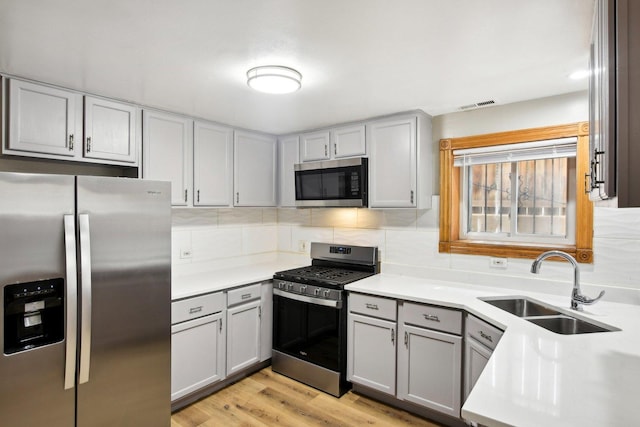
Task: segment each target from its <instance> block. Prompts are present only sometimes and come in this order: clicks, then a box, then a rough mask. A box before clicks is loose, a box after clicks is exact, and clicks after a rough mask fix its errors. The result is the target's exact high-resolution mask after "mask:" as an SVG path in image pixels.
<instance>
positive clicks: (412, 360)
mask: <svg viewBox="0 0 640 427" xmlns="http://www.w3.org/2000/svg"><path fill="white" fill-rule="evenodd" d="M398 311H399V338H400V339H401V340H402V342H401V343H400V344H399V345H398V398H399V399H401V400H406V401H409V402H412V403H416V404H418V405H421V406H424V407H427V408H430V409H433V410H436V411H439V412H442V413H444V414H447V415H450V416H453V417H456V418H458V417H460V406H461V403H460V399H461V387H462V381H461V371H462V336H461V334H462V312H460V311H458V310H452V309H447V308H442V307H434V306H430V305H425V304H414V303H409V302H404V303H401V304H400V305H399V310H398Z"/></svg>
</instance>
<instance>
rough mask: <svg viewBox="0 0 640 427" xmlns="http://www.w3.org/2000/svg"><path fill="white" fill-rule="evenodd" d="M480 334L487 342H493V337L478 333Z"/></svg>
mask: <svg viewBox="0 0 640 427" xmlns="http://www.w3.org/2000/svg"><path fill="white" fill-rule="evenodd" d="M478 334H480V336H481V337H482V338H484V339H485V340H487V341H489V342H491V343H492V342H493V338H491V335H487V334H485V333H484V332H482V331H478Z"/></svg>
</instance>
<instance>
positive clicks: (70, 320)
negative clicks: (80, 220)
mask: <svg viewBox="0 0 640 427" xmlns="http://www.w3.org/2000/svg"><path fill="white" fill-rule="evenodd" d="M64 251H65V268H66V283H67V319H66V324H67V330H66V333H65V335H66V347H65V363H64V389H65V390H69V389H72V388H73V387H75V383H76V344H77V342H78V337H77V331H76V328H77V327H78V278H77V274H78V271H77V264H76V225H75V216H74V215H65V216H64Z"/></svg>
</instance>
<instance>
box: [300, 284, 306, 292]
mask: <svg viewBox="0 0 640 427" xmlns="http://www.w3.org/2000/svg"><path fill="white" fill-rule="evenodd" d="M305 292H307V285H304V286H300V293H301V294H304V293H305Z"/></svg>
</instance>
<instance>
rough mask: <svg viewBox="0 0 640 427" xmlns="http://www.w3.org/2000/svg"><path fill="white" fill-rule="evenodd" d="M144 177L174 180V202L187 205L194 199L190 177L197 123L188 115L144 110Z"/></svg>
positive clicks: (172, 202)
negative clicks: (182, 115) (194, 126)
mask: <svg viewBox="0 0 640 427" xmlns="http://www.w3.org/2000/svg"><path fill="white" fill-rule="evenodd" d="M142 122H143V132H142V137H143V153H144V154H143V158H144V170H143V172H144V178H146V179H155V180H159V181H170V182H171V204H172V205H174V206H186V205H188V204H189V203H190V201H191V194H190V193H191V192H190V191H189V190H190V185H189V183H190V180H191V167H192V157H191V150H192V147H193V123H192V121H191V120H190V119H188V118H186V117H181V116H177V115H173V114H167V113H160V112H156V111H144V112H143V117H142Z"/></svg>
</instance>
